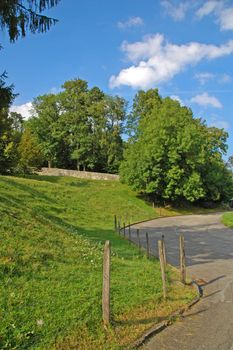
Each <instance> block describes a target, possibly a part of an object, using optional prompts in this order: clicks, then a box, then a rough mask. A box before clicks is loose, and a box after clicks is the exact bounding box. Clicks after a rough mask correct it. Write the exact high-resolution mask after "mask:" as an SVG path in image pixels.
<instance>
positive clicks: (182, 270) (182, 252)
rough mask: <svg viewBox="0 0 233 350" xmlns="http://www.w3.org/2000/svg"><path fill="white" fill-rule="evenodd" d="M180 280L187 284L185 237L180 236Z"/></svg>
mask: <svg viewBox="0 0 233 350" xmlns="http://www.w3.org/2000/svg"><path fill="white" fill-rule="evenodd" d="M180 279H181V282H182V283H184V284H185V283H186V265H185V248H184V236H183V235H180Z"/></svg>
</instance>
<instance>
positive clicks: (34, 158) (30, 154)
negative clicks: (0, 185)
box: [18, 128, 43, 172]
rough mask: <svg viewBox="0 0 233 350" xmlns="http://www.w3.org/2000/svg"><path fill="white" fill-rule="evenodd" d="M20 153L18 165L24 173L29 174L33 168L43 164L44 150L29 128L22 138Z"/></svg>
mask: <svg viewBox="0 0 233 350" xmlns="http://www.w3.org/2000/svg"><path fill="white" fill-rule="evenodd" d="M18 153H19V162H18V165H19V168H20V169H22V171H23V172H29V171H30V168H31V167H38V166H40V165H42V164H43V155H42V149H41V147H40V145H39V144H38V141H37V139H36V137H35V136H34V135H33V134H32V132H31V130H30V129H29V128H26V129H25V131H24V133H23V135H22V137H21V140H20V143H19V147H18Z"/></svg>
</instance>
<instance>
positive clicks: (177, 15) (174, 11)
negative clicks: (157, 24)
mask: <svg viewBox="0 0 233 350" xmlns="http://www.w3.org/2000/svg"><path fill="white" fill-rule="evenodd" d="M161 5H162V6H163V8H164V9H165V11H166V14H167V15H168V16H170V17H172V18H173V19H174V20H175V21H182V20H183V19H184V18H185V16H186V13H187V11H188V9H189V6H190V1H189V2H188V1H181V2H180V3H179V4H174V3H173V2H172V1H170V0H163V1H162V2H161Z"/></svg>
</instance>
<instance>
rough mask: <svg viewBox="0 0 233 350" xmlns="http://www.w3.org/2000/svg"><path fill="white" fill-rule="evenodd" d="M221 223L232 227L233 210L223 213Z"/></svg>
mask: <svg viewBox="0 0 233 350" xmlns="http://www.w3.org/2000/svg"><path fill="white" fill-rule="evenodd" d="M222 223H223V224H224V225H226V226H228V227H230V228H233V212H229V213H225V214H223V216H222Z"/></svg>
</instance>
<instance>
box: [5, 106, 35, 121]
mask: <svg viewBox="0 0 233 350" xmlns="http://www.w3.org/2000/svg"><path fill="white" fill-rule="evenodd" d="M31 110H32V103H31V102H27V103H24V104H22V105H13V106H11V108H10V112H17V113H20V114H21V115H22V117H23V118H24V119H28V118H29V117H30V116H31Z"/></svg>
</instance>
